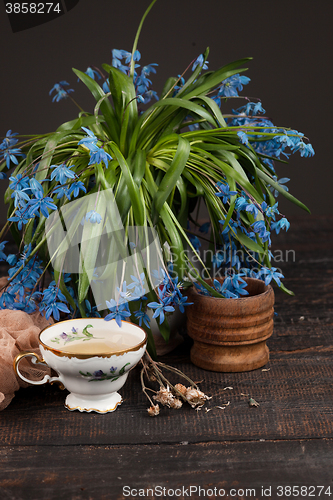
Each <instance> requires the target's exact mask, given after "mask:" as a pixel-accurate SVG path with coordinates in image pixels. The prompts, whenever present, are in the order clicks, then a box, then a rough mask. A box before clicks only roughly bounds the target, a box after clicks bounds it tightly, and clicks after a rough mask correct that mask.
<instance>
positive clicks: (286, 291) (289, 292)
mask: <svg viewBox="0 0 333 500" xmlns="http://www.w3.org/2000/svg"><path fill="white" fill-rule="evenodd" d="M279 288H281V290H282V291H283V292H284V293H286V294H287V295H295V294H294V292H293V291H292V290H289V289H288V288H286V287H285V286H284V284H283V283H282V281H281V284H280V286H279Z"/></svg>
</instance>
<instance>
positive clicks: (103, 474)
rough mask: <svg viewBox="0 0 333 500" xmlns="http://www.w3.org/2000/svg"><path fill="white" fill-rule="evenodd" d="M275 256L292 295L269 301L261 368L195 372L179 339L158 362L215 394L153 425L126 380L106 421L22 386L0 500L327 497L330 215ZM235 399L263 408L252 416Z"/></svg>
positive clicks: (331, 369) (4, 455)
mask: <svg viewBox="0 0 333 500" xmlns="http://www.w3.org/2000/svg"><path fill="white" fill-rule="evenodd" d="M275 248H278V249H281V250H288V249H289V250H290V249H291V250H294V251H295V262H287V263H281V264H280V263H275V267H281V268H282V270H283V272H284V273H285V275H286V276H287V277H288V279H287V280H286V281H285V284H286V286H287V287H288V288H290V289H292V290H293V291H294V292H295V296H294V297H288V296H286V295H284V294H283V293H281V292H280V291H277V293H276V307H275V310H276V312H277V313H278V314H277V316H276V318H275V330H274V334H273V336H272V337H271V339H270V340H269V341H268V345H269V347H270V352H271V359H270V361H269V363H268V365H266V367H265V369H268V368H269V370H268V371H263V370H262V369H259V370H255V371H252V372H247V373H239V374H237V373H230V374H219V373H213V372H209V371H205V370H201V369H199V368H196V367H194V366H193V365H191V364H190V362H189V346H190V343H191V340H190V339H188V338H187V339H186V341H185V343H184V345H183V346H182V347H180V348H179V349H178V350H177V351H176V352H174V353H173V354H171V355H169V356H167V357H165V358H164V361H165V362H167V363H169V364H172V365H174V366H177V367H178V368H180V369H181V370H183V371H185V372H186V373H187V374H188V375H189V376H190V377H191V378H193V379H194V380H196V381H200V382H201V383H200V387H201V388H202V390H204V392H206V393H207V394H210V395H212V396H213V398H212V400H210V401H209V402H208V404H207V408H208V409H210V411H209V412H205V410H201V411H199V412H197V411H194V410H192V409H190V408H183V409H181V410H169V409H165V408H163V409H162V410H161V414H160V415H159V416H158V417H155V418H150V417H149V416H148V414H147V412H146V408H147V407H148V404H147V403H148V402H147V401H146V399H145V397H144V395H143V394H142V392H141V390H140V383H139V380H138V376H137V372H135V371H134V372H132V373H131V374H130V377H129V380H128V381H127V383H126V384H125V386H124V388H123V389H122V391H121V393H122V396H123V398H124V403H123V404H122V405H121V406H120V407H119V408H118V409H117V411H116V412H115V413H111V414H107V415H97V414H94V413H90V414H88V413H84V414H81V413H79V412H69V411H68V410H66V409H65V408H64V406H63V403H64V400H65V396H66V391H60V390H59V388H58V387H55V386H42V387H30V388H28V389H21V390H20V391H19V392H18V393H17V395H16V396H15V398H14V400H13V401H12V403H11V404H10V405H9V406H8V408H6V410H4V411H3V412H2V413H1V414H0V431H1V433H0V463H1V467H0V498H1V500H2V499H7V498H11V499H15V500H19V499H21V498H22V499H40V498H46V499H53V498H54V499H57V498H71V499H72V498H73V499H76V498H84V499H85V498H89V499H90V498H92V499H104V498H111V499H112V498H122V486H124V485H125V484H130V485H131V486H132V487H133V488H141V487H142V488H147V487H148V486H153V485H159V484H161V485H162V486H168V487H170V488H175V487H176V486H177V485H185V486H186V485H187V486H189V485H191V484H192V485H198V486H201V487H203V486H204V485H206V486H207V487H208V485H210V487H212V486H216V487H218V486H221V487H226V488H229V487H231V486H232V485H239V486H240V487H248V488H250V487H259V486H261V485H265V484H267V485H268V486H269V485H275V486H277V485H278V484H282V485H287V484H309V485H310V484H314V485H315V484H319V483H320V482H322V483H323V484H325V485H327V486H328V485H330V486H331V491H332V494H333V482H332V480H333V474H332V459H333V446H332V439H333V389H332V382H333V218H332V217H331V218H324V217H322V218H320V217H316V218H310V219H309V220H307V219H299V220H296V221H294V224H293V226H292V228H291V229H290V232H288V233H287V234H286V235H281V237H280V238H279V243H278V245H275ZM289 255H290V254H289ZM226 387H232V389H226V390H224V388H226ZM244 394H245V395H249V396H251V397H253V398H254V399H255V400H256V401H257V402H258V403H259V404H260V406H259V407H257V408H250V407H249V405H248V397H249V396H244ZM228 402H230V404H229V405H228V406H226V407H225V409H220V408H216V407H217V406H222V407H223V406H224V405H225V404H226V403H228ZM181 443H188V444H187V445H184V444H181ZM119 478H121V479H119ZM265 481H266V482H265ZM305 481H307V482H305ZM54 485H58V487H59V488H60V490H59V491H61V495H60V496H59V492H58V494H57V493H54V491H56V492H57V488H55V490H54ZM52 491H53V493H52ZM234 498H237V497H234ZM239 498H241V497H239ZM252 498H254V497H252ZM260 498H264V497H262V496H261V494H260V492H259V490H258V499H260ZM271 498H273V499H274V498H276V499H278V498H281V497H278V496H275V497H274V496H272V497H271ZM282 498H284V497H282ZM308 498H311V497H310V496H309V497H308ZM312 498H317V497H316V496H315V497H313V496H312ZM318 498H319V497H318ZM320 498H321V497H320ZM322 498H329V496H324V497H322Z"/></svg>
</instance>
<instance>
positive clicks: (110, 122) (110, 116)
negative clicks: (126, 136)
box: [73, 68, 119, 142]
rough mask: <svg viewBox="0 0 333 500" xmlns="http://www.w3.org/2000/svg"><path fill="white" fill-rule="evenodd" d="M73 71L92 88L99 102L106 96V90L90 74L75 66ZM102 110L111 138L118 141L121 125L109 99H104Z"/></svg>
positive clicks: (91, 90)
mask: <svg viewBox="0 0 333 500" xmlns="http://www.w3.org/2000/svg"><path fill="white" fill-rule="evenodd" d="M73 71H74V73H75V74H76V75H77V76H78V77H79V78H80V80H81V81H82V82H83V83H84V84H85V85H86V86H87V87H88V89H89V90H90V92H91V93H92V95H93V96H94V98H95V99H96V101H97V102H99V101H100V99H102V98H103V97H104V96H105V92H104V91H103V89H102V88H101V87H100V86H99V85H98V83H97V82H95V80H93V79H92V78H91V77H90V76H88V75H86V74H85V73H83V72H82V71H79V70H78V69H75V68H73ZM101 111H102V113H103V115H104V118H105V121H106V124H107V129H108V133H109V136H110V139H112V140H113V141H115V142H118V141H119V127H117V122H116V119H115V114H114V110H113V108H112V106H111V103H110V101H109V100H108V99H104V100H103V101H102V103H101Z"/></svg>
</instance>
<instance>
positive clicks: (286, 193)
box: [257, 169, 311, 214]
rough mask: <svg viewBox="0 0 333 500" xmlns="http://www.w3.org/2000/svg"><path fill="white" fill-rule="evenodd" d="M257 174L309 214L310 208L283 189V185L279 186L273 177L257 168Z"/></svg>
mask: <svg viewBox="0 0 333 500" xmlns="http://www.w3.org/2000/svg"><path fill="white" fill-rule="evenodd" d="M257 174H258V177H260V178H261V179H263V180H264V181H265V182H266V183H267V184H269V185H270V186H272V187H273V188H274V189H276V190H277V191H278V192H279V193H281V194H283V196H284V197H285V198H287V199H288V200H290V201H292V202H293V203H295V205H297V206H299V207H300V208H303V210H305V211H306V212H309V214H310V213H311V212H310V210H309V209H308V207H307V206H306V205H304V203H302V202H301V201H299V200H298V199H297V198H295V196H293V195H292V194H290V193H289V192H288V191H286V190H285V189H283V187H282V186H280V184H278V183H277V182H276V181H275V180H274V179H272V178H271V177H269V176H268V175H267V174H265V172H262V171H261V170H259V169H257Z"/></svg>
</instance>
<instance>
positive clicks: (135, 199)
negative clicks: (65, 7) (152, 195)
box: [110, 144, 145, 226]
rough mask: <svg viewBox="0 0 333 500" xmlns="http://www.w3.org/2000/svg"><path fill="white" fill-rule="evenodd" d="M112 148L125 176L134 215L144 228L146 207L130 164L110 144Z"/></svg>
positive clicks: (138, 223)
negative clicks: (143, 204)
mask: <svg viewBox="0 0 333 500" xmlns="http://www.w3.org/2000/svg"><path fill="white" fill-rule="evenodd" d="M110 148H111V150H112V151H113V154H114V156H115V157H116V158H117V160H118V162H119V165H120V168H121V171H122V174H123V176H124V179H125V182H126V186H127V189H128V192H129V196H130V199H131V203H132V206H133V214H134V218H135V220H136V223H137V225H138V226H143V225H144V222H145V218H144V207H143V206H142V202H141V199H140V196H139V188H138V186H137V184H136V183H135V181H134V179H133V176H132V174H131V171H130V168H129V166H128V163H127V162H126V160H125V158H124V157H123V155H122V154H121V152H120V150H119V149H118V147H117V145H116V144H110Z"/></svg>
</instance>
